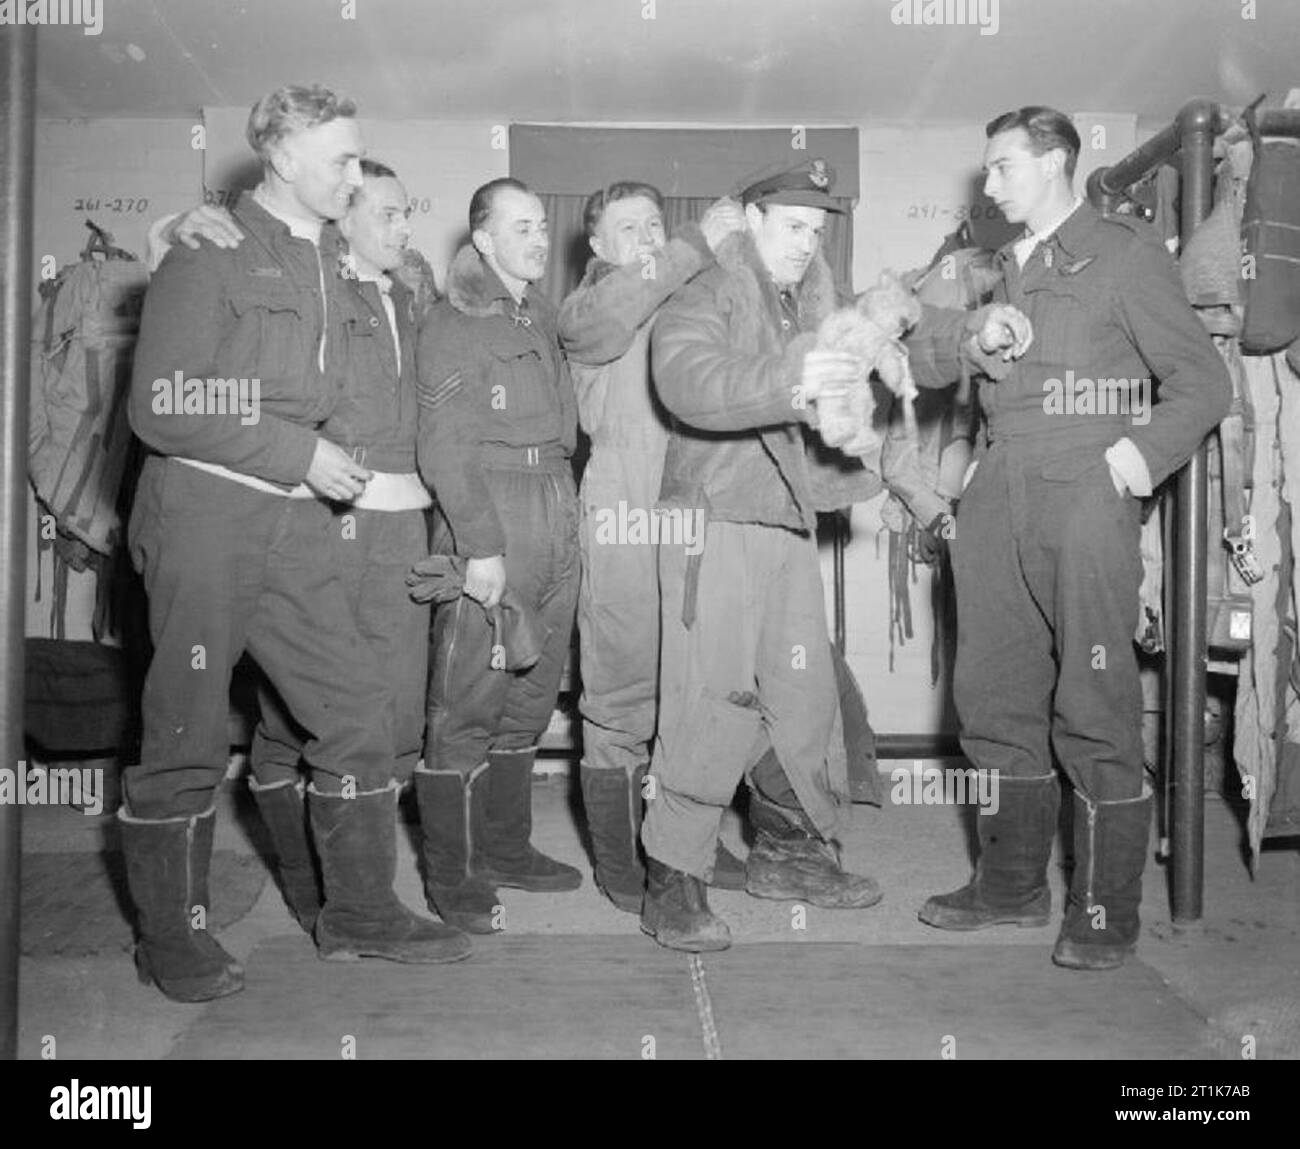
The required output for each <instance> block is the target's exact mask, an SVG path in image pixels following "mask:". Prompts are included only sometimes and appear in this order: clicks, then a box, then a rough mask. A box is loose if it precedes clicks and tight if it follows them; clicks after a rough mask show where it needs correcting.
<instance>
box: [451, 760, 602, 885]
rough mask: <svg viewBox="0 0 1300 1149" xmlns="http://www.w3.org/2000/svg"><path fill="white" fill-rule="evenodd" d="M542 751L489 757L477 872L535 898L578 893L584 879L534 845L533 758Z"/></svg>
mask: <svg viewBox="0 0 1300 1149" xmlns="http://www.w3.org/2000/svg"><path fill="white" fill-rule="evenodd" d="M536 756H537V747H536V746H530V747H527V748H526V749H523V750H493V751H491V752H490V753H489V754H488V777H487V782H488V798H487V808H486V812H485V819H484V821H485V829H486V832H485V833H484V835H483V838H482V840H481V842H480V845H479V849H478V851H477V860H476V861H475V863H474V872H475V873H477V874H478V875H479V877H481V878H483V879H484V880H486V881H488V882H491V883H492V884H493V885H496V886H513V887H515V888H516V889H520V890H528V891H529V892H530V893H557V892H560V891H564V890H576V889H577V888H578V887H579V886H581V885H582V874H581V872H580V871H579V870H578V869H577V868H576V867H575V866H567V865H565V864H564V863H563V862H557V861H556V860H555V859H554V858H548V857H547V856H546V855H545V854H543V853H542V852H541V851H540V850H538V849H535V848H534V846H533V844H532V842H531V841H530V840H529V839H531V838H532V835H533V759H534V758H536Z"/></svg>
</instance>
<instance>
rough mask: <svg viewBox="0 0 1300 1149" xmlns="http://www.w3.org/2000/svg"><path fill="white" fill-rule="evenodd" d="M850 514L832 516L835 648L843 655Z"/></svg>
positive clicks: (837, 513) (847, 511) (845, 627)
mask: <svg viewBox="0 0 1300 1149" xmlns="http://www.w3.org/2000/svg"><path fill="white" fill-rule="evenodd" d="M850 513H851V510H845V511H842V512H841V511H836V512H835V514H834V515H833V516H832V518H833V521H834V523H835V530H834V533H833V534H832V535H831V561H832V562H833V564H834V568H833V569H834V574H833V576H832V577H833V579H834V583H835V587H834V590H835V646H836V648H837V649H838V650H839V652H840V653H841V654H843V653H844V647H845V639H846V635H845V631H846V629H847V621H846V619H845V617H844V616H845V610H844V545H845V544H844V536H845V535H847V534H848V531H849V522H850V518H849V516H850Z"/></svg>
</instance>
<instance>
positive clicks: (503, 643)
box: [406, 555, 542, 672]
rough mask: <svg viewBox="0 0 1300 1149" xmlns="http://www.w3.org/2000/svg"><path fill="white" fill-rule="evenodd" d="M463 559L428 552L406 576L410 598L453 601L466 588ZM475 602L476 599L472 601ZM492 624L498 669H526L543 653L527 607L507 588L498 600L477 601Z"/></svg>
mask: <svg viewBox="0 0 1300 1149" xmlns="http://www.w3.org/2000/svg"><path fill="white" fill-rule="evenodd" d="M465 567H466V560H465V559H463V558H461V557H460V556H459V555H429V556H428V557H427V558H423V559H421V560H420V561H419V562H418V563H416V564H415V565H414V566H413V567H412V568H411V570H410V573H409V574H408V575H407V576H406V585H407V586H408V587H410V588H411V591H410V594H411V598H412V599H413V600H414V601H416V602H418V603H426V602H432V603H436V604H438V605H442V604H444V603H449V602H455V601H456V600H457V599H458V598H460V596H461V595H462V594H463V593H464V590H465ZM471 601H475V602H477V600H471ZM477 605H478V606H479V607H481V608H482V610H483V612H484V613H485V614H486V615H487V618H488V622H489V623H490V624H491V627H492V643H493V645H494V646H499V647H500V648H501V650H502V652H503V654H504V660H503V665H502V666H501V668H500V669H502V670H509V671H516V672H517V671H521V670H527V669H528V668H529V667H531V666H533V665H534V664H535V663H536V662H537V660H538V659H539V658H540V657H541V655H542V642H541V638H540V637H539V636H538V634H537V627H536V624H535V623H534V621H533V617H532V615H531V614H530V613H529V611H528V609H527V608H526V607H525V606H524V605H523V603H521V602H520V601H519V597H518V595H516V594H515V592H514V591H513V590H512V589H510V588H509V587H507V588H506V592H505V594H504V595H503V596H502V598H501V601H500V602H499V603H497V604H496V605H495V606H491V607H486V606H483V604H482V603H477Z"/></svg>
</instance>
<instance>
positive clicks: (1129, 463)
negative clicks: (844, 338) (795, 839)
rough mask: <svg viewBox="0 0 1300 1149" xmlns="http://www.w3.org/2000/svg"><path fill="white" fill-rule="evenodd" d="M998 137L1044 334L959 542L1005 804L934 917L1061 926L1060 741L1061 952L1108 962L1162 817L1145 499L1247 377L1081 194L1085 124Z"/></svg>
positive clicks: (989, 389)
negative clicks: (1149, 757) (1148, 740)
mask: <svg viewBox="0 0 1300 1149" xmlns="http://www.w3.org/2000/svg"><path fill="white" fill-rule="evenodd" d="M987 134H988V137H989V142H988V145H987V147H986V148H985V156H984V167H985V171H986V172H987V177H986V180H985V192H986V194H987V195H989V196H990V197H991V198H992V199H993V201H994V202H995V203H996V204H997V205H998V207H999V208H1000V209H1001V210H1002V212H1003V214H1004V215H1005V216H1006V218H1007V219H1008V220H1009V221H1010V222H1012V223H1023V224H1024V225H1025V234H1024V236H1023V238H1021V239H1019V240H1017V241H1015V242H1014V243H1011V244H1008V245H1007V246H1006V247H1004V248H1003V249H1002V250H1000V251H999V252H998V253H997V261H998V265H999V266H1000V268H1001V270H1002V274H1003V279H1002V282H1001V284H1000V286H999V289H998V297H999V298H1001V299H1005V300H1009V301H1010V302H1011V303H1012V304H1014V305H1016V306H1017V307H1020V308H1023V309H1024V311H1025V312H1026V313H1027V314H1028V316H1029V318H1030V320H1031V321H1032V323H1033V329H1034V346H1033V348H1032V349H1031V350H1030V352H1029V353H1028V354H1027V355H1026V356H1024V357H1023V358H1022V359H1020V361H1019V362H1018V363H1017V364H1015V365H1014V367H1013V369H1012V371H1011V372H1010V374H1009V375H1008V376H1007V377H1005V378H1003V379H1001V380H1000V381H999V382H997V383H996V384H993V385H991V386H986V387H984V388H983V390H982V393H981V406H982V407H983V409H984V411H985V415H986V418H987V440H988V446H987V449H986V450H984V451H983V452H982V458H981V460H980V461H979V463H978V467H977V470H976V471H975V474H974V477H973V479H971V481H970V484H969V486H968V488H967V490H966V492H965V494H964V495H963V497H962V501H961V508H960V511H959V514H958V520H957V531H956V539H955V541H954V551H953V569H954V574H955V577H956V586H957V609H958V645H957V667H956V675H955V680H954V696H955V700H956V703H957V711H958V715H959V717H960V719H961V725H962V746H963V748H964V750H965V752H966V755H967V757H969V758H970V760H971V761H972V762H973V763H974V764H975V766H976V767H977V768H978V769H980V770H982V771H989V772H991V773H995V774H996V777H997V778H998V781H999V792H1000V794H999V796H1000V801H999V805H998V810H997V813H995V814H991V815H990V814H989V813H988V812H987V811H982V812H981V816H980V817H978V818H976V819H975V821H976V823H977V825H978V830H979V840H980V856H979V861H978V864H977V866H976V869H975V875H974V877H973V878H972V879H971V881H970V882H969V883H968V884H967V885H966V886H964V887H962V888H961V889H960V890H957V891H955V892H954V893H951V894H944V895H940V896H936V897H933V898H931V899H930V900H929V901H928V902H926V904H925V906H924V908H923V909H922V910H921V915H920V916H921V920H922V921H924V922H927V923H929V924H930V925H933V926H937V927H939V928H940V929H953V930H973V929H982V928H984V927H986V926H992V925H999V924H1002V923H1013V924H1016V925H1021V926H1041V925H1046V924H1047V923H1048V921H1049V919H1050V915H1051V898H1050V893H1049V890H1048V886H1047V863H1048V859H1049V857H1050V854H1051V847H1052V838H1053V834H1054V830H1055V827H1056V813H1057V807H1058V803H1059V801H1060V790H1059V786H1058V783H1057V779H1056V776H1055V773H1054V771H1053V768H1052V759H1053V754H1055V757H1056V758H1057V759H1059V761H1060V764H1061V766H1062V768H1063V769H1064V771H1065V773H1066V774H1067V775H1068V776H1069V778H1070V781H1071V782H1072V783H1073V786H1074V803H1075V804H1074V874H1073V878H1072V880H1071V883H1070V891H1069V898H1068V903H1067V906H1066V911H1065V919H1064V922H1063V924H1062V926H1061V932H1060V935H1059V937H1058V939H1057V942H1056V948H1055V950H1054V952H1053V954H1052V959H1053V960H1054V961H1055V962H1056V963H1057V964H1058V965H1062V966H1067V967H1070V968H1076V969H1108V968H1112V967H1115V966H1118V965H1120V964H1121V963H1122V962H1123V961H1124V958H1125V956H1126V955H1127V954H1128V953H1129V952H1130V951H1131V950H1132V948H1133V946H1134V944H1135V943H1136V941H1137V937H1138V928H1139V922H1138V905H1139V903H1140V901H1141V897H1142V872H1143V869H1144V867H1145V863H1146V848H1147V835H1148V832H1149V829H1150V823H1151V801H1150V793H1149V789H1148V787H1147V786H1146V785H1145V783H1144V779H1143V768H1142V740H1141V691H1140V688H1139V682H1138V668H1137V658H1136V654H1135V652H1134V650H1133V631H1134V623H1135V619H1136V616H1137V612H1138V585H1139V583H1140V581H1141V577H1142V564H1141V560H1140V557H1139V552H1138V533H1139V514H1140V502H1139V499H1140V498H1141V497H1143V496H1146V495H1150V494H1151V492H1152V489H1153V487H1155V486H1156V485H1158V484H1159V483H1161V482H1163V481H1164V479H1165V478H1167V477H1168V476H1169V475H1170V474H1172V473H1173V472H1174V471H1175V470H1176V469H1177V468H1178V467H1180V466H1181V465H1182V464H1183V463H1184V462H1185V461H1186V460H1187V459H1188V457H1189V456H1190V455H1191V454H1192V452H1193V451H1195V450H1196V448H1197V446H1198V445H1199V444H1200V442H1201V441H1202V439H1203V438H1204V437H1205V435H1206V434H1207V433H1208V432H1209V431H1210V430H1211V429H1212V428H1213V427H1214V425H1215V424H1216V423H1217V422H1218V421H1219V420H1220V419H1222V418H1223V417H1224V416H1225V415H1226V414H1227V411H1228V406H1229V403H1230V401H1231V397H1232V388H1231V383H1230V381H1229V378H1228V375H1227V372H1226V370H1225V368H1224V366H1223V363H1222V361H1221V360H1220V358H1219V355H1218V353H1217V352H1216V351H1215V349H1214V346H1213V344H1212V343H1211V341H1210V338H1209V336H1208V335H1207V334H1206V332H1205V330H1204V328H1203V327H1202V325H1201V323H1200V321H1199V320H1198V319H1197V317H1196V315H1195V313H1194V312H1193V311H1192V309H1191V307H1190V306H1188V303H1187V301H1186V298H1185V297H1184V293H1183V287H1182V284H1181V283H1180V281H1179V278H1178V275H1177V273H1176V272H1175V270H1174V267H1173V263H1172V261H1171V259H1170V258H1169V255H1168V253H1167V252H1166V251H1165V250H1164V248H1163V247H1162V246H1161V244H1160V243H1159V242H1158V241H1157V240H1156V239H1155V238H1154V236H1153V235H1152V234H1151V233H1150V232H1149V231H1148V230H1147V229H1146V227H1145V225H1143V224H1141V223H1138V222H1135V221H1133V220H1132V219H1130V218H1128V217H1123V216H1119V217H1114V218H1104V217H1102V216H1101V215H1099V214H1098V212H1097V211H1096V210H1094V209H1093V208H1092V207H1091V206H1090V205H1089V204H1086V203H1084V202H1083V201H1082V200H1081V199H1080V198H1079V197H1078V196H1076V195H1075V194H1074V191H1073V189H1072V187H1071V179H1072V177H1073V174H1074V166H1075V161H1076V159H1077V157H1078V153H1079V135H1078V133H1077V132H1076V131H1075V129H1074V126H1073V125H1072V124H1071V123H1070V120H1069V118H1068V117H1066V116H1065V115H1063V114H1062V113H1060V112H1057V111H1054V110H1052V109H1051V108H1044V107H1026V108H1021V109H1020V110H1019V111H1016V112H1008V113H1006V114H1005V115H1002V116H999V117H998V118H997V119H995V120H993V121H992V122H991V123H990V124H989V125H988V128H987ZM1153 377H1154V379H1155V380H1158V381H1159V388H1160V396H1159V399H1160V401H1159V402H1158V403H1155V404H1154V407H1152V404H1153V402H1154V399H1155V395H1154V393H1153ZM1134 416H1136V418H1134Z"/></svg>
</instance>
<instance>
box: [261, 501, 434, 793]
mask: <svg viewBox="0 0 1300 1149" xmlns="http://www.w3.org/2000/svg"><path fill="white" fill-rule="evenodd" d="M327 544H328V551H329V555H328V559H327V561H328V562H329V564H330V565H331V566H332V567H333V568H334V570H335V571H336V572H337V573H338V576H339V579H340V580H341V581H342V583H343V587H344V590H345V592H346V595H347V599H348V604H349V606H350V608H351V610H352V613H353V615H354V617H355V618H356V621H357V626H358V627H359V628H360V631H361V637H362V638H363V639H364V640H365V641H366V643H367V644H368V645H369V646H370V648H371V650H372V651H373V652H374V656H375V662H376V664H377V666H378V667H379V669H380V671H381V673H382V674H383V677H384V681H385V684H386V686H387V690H388V695H389V702H388V708H387V709H388V713H389V721H390V723H391V728H392V731H393V743H394V749H395V751H396V767H395V769H396V776H397V779H398V781H399V782H405V781H406V780H407V779H409V778H410V777H411V775H412V773H413V772H414V770H415V767H416V764H417V763H418V762H419V759H420V753H421V751H422V750H423V749H424V712H425V701H426V692H427V689H428V672H429V637H428V636H429V607H428V605H427V604H421V603H417V602H414V601H412V599H411V596H410V593H409V589H410V588H409V587H407V585H406V576H407V574H408V572H409V571H410V569H411V567H412V566H414V565H415V564H416V563H417V562H419V561H420V560H421V559H422V558H424V557H425V556H426V555H427V554H428V553H429V525H428V518H427V513H426V512H425V511H422V510H410V511H380V510H366V509H357V508H348V507H337V508H336V509H335V513H334V518H333V522H332V523H331V525H330V528H329V531H328V539H327ZM258 701H259V702H260V703H261V707H262V719H261V721H260V722H259V723H258V726H257V729H256V731H255V732H254V735H253V747H252V753H251V755H250V759H251V765H252V769H253V774H254V777H256V779H257V781H258V783H259V784H260V785H262V786H273V785H275V784H277V783H283V782H285V781H297V779H298V764H299V759H300V755H301V753H302V741H303V740H302V732H301V731H300V730H298V729H297V728H296V724H295V723H294V722H293V719H292V718H290V717H289V715H288V714H287V713H286V708H285V706H284V704H283V702H282V700H281V699H279V698H278V697H277V695H276V692H275V691H274V690H273V689H271V688H270V684H269V683H266V684H264V685H262V686H261V687H260V688H259V692H258Z"/></svg>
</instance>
